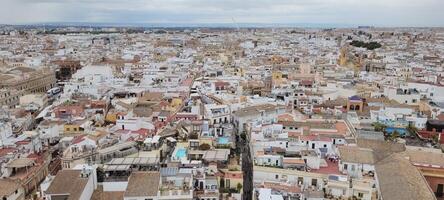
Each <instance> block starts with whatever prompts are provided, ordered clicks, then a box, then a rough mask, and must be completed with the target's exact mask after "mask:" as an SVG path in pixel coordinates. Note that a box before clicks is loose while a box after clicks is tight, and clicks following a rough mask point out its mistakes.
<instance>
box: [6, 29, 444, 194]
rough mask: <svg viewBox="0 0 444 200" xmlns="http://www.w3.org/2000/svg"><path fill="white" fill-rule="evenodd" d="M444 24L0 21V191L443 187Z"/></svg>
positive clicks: (438, 190)
mask: <svg viewBox="0 0 444 200" xmlns="http://www.w3.org/2000/svg"><path fill="white" fill-rule="evenodd" d="M443 55H444V28H378V27H373V26H361V27H355V28H295V27H279V28H270V27H238V26H236V25H234V27H225V28H224V27H220V28H213V27H193V28H187V27H184V28H173V27H167V28H162V27H151V28H146V27H140V28H139V27H112V26H110V27H106V26H62V25H60V26H59V25H57V26H56V25H34V26H9V25H4V26H1V27H0V105H1V108H0V177H1V179H0V198H2V200H24V199H34V200H37V199H38V200H43V199H46V200H77V199H80V200H89V199H92V200H113V199H116V200H122V199H124V200H139V199H140V200H148V199H149V200H216V199H224V200H225V199H227V200H228V199H229V200H242V199H256V200H322V199H338V200H339V199H344V200H345V199H347V200H348V199H350V200H382V199H384V200H408V199H412V200H432V199H438V200H443V199H444V156H443V148H444V146H443V145H442V144H444V137H441V136H444V78H443V77H444V68H443V67H444V56H443Z"/></svg>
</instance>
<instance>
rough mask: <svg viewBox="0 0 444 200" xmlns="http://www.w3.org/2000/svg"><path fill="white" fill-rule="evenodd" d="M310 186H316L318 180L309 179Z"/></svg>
mask: <svg viewBox="0 0 444 200" xmlns="http://www.w3.org/2000/svg"><path fill="white" fill-rule="evenodd" d="M311 185H312V186H317V185H318V179H315V178H314V179H311Z"/></svg>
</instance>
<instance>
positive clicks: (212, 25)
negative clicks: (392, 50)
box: [0, 22, 444, 29]
mask: <svg viewBox="0 0 444 200" xmlns="http://www.w3.org/2000/svg"><path fill="white" fill-rule="evenodd" d="M0 25H2V26H66V27H84V26H93V27H109V28H112V27H115V28H123V27H131V28H158V27H159V28H160V27H162V28H237V27H239V28H361V27H371V28H419V29H421V28H444V26H381V25H379V26H378V25H366V24H345V23H248V22H247V23H229V22H222V23H209V22H208V23H174V22H163V23H162V22H157V23H156V22H150V23H143V22H140V23H137V22H136V23H133V22H36V23H15V24H0Z"/></svg>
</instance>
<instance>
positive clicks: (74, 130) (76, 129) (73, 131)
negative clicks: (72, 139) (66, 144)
mask: <svg viewBox="0 0 444 200" xmlns="http://www.w3.org/2000/svg"><path fill="white" fill-rule="evenodd" d="M81 133H83V128H82V127H80V124H78V123H68V124H65V125H63V134H65V135H78V134H81Z"/></svg>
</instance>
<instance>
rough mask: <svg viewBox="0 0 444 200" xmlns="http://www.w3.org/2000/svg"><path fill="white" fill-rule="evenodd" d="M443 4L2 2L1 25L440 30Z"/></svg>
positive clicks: (372, 0)
mask: <svg viewBox="0 0 444 200" xmlns="http://www.w3.org/2000/svg"><path fill="white" fill-rule="evenodd" d="M442 8H444V1H443V0H421V1H418V0H242V1H239V0H2V4H1V6H0V24H10V25H27V24H40V23H59V22H63V23H77V22H80V23H111V24H112V23H117V24H121V23H124V24H126V23H128V24H150V23H154V24H230V23H238V24H275V25H278V24H308V25H309V24H318V25H319V24H321V25H326V24H327V25H330V24H333V25H340V26H341V27H342V26H345V27H350V26H358V25H366V26H374V27H444V12H442Z"/></svg>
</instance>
